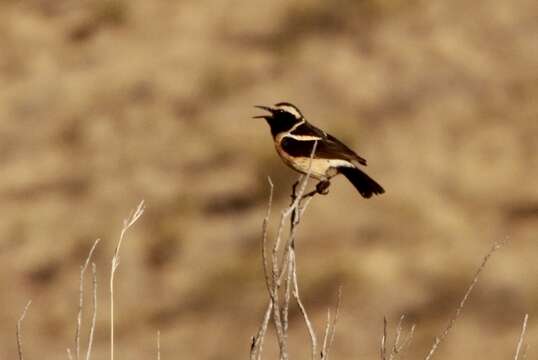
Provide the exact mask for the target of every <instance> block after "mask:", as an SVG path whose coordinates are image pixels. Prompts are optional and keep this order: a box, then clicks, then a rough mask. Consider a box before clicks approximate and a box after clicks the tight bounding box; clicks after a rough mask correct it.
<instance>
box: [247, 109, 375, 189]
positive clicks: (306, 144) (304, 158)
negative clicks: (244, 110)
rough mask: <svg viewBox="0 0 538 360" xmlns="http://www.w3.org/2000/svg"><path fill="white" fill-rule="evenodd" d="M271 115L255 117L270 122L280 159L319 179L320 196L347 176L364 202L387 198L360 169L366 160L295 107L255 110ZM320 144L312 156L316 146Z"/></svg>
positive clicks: (297, 169)
mask: <svg viewBox="0 0 538 360" xmlns="http://www.w3.org/2000/svg"><path fill="white" fill-rule="evenodd" d="M255 107H257V108H259V109H262V110H265V111H267V112H268V114H266V115H259V116H254V118H262V119H265V120H266V121H267V123H268V124H269V127H270V128H271V134H272V135H273V140H274V142H275V148H276V151H277V153H278V155H279V156H280V157H281V158H282V160H283V161H284V163H286V165H288V166H289V167H291V168H292V169H294V170H296V171H298V172H300V173H303V174H307V173H308V172H309V171H310V176H312V177H313V178H316V179H318V180H319V181H320V182H319V183H318V186H317V187H316V188H317V190H318V192H319V193H322V194H325V193H327V192H326V191H327V189H328V187H329V185H330V180H331V179H332V178H333V177H334V176H336V175H338V174H342V175H344V176H345V177H346V178H347V179H348V180H349V181H350V182H351V183H352V184H353V186H355V188H356V189H357V190H358V191H359V193H360V194H361V195H362V197H364V198H370V197H371V196H372V195H373V194H376V195H378V194H383V193H384V192H385V190H384V189H383V188H382V187H381V185H379V184H378V183H377V182H376V181H375V180H373V179H372V178H371V177H369V176H368V175H366V174H365V173H364V172H363V171H362V170H360V169H359V166H360V165H363V166H366V160H365V159H363V158H362V157H360V156H359V155H357V154H356V153H355V152H354V151H353V150H351V149H350V148H348V147H347V146H346V145H344V144H343V143H342V142H341V141H339V140H338V139H336V138H335V137H334V136H332V135H330V134H327V133H326V132H325V131H323V130H321V129H318V128H317V127H315V126H314V125H312V124H310V123H309V122H308V121H306V119H305V118H304V116H303V114H302V113H301V111H300V110H299V109H298V108H297V107H296V106H295V105H293V104H290V103H287V102H281V103H278V104H275V105H274V106H272V107H270V106H259V105H257V106H255ZM316 142H317V145H316V148H315V153H314V154H313V156H312V150H313V148H314V144H315V143H316Z"/></svg>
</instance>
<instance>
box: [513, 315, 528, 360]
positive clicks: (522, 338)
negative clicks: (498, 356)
mask: <svg viewBox="0 0 538 360" xmlns="http://www.w3.org/2000/svg"><path fill="white" fill-rule="evenodd" d="M528 320H529V314H525V317H524V318H523V325H522V326H521V334H520V335H519V341H518V343H517V348H516V354H515V355H514V360H519V355H521V358H522V359H525V358H526V357H527V351H526V348H527V344H525V347H524V348H523V344H524V342H525V334H526V333H527V321H528ZM522 348H523V351H521V350H522Z"/></svg>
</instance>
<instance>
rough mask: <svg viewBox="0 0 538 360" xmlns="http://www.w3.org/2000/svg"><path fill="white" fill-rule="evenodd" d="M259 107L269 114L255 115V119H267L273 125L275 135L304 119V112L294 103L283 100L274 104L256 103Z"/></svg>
mask: <svg viewBox="0 0 538 360" xmlns="http://www.w3.org/2000/svg"><path fill="white" fill-rule="evenodd" d="M255 107H257V108H258V109H262V110H265V111H267V112H268V113H269V114H265V115H258V116H254V118H255V119H265V120H266V121H267V123H268V124H269V126H270V127H271V133H272V134H273V136H275V135H276V134H278V133H280V132H282V131H287V130H290V129H291V128H293V126H295V125H296V124H298V123H300V122H302V121H304V118H303V114H301V111H299V109H297V107H296V106H295V105H293V104H290V103H287V102H281V103H278V104H275V105H274V106H261V105H256V106H255Z"/></svg>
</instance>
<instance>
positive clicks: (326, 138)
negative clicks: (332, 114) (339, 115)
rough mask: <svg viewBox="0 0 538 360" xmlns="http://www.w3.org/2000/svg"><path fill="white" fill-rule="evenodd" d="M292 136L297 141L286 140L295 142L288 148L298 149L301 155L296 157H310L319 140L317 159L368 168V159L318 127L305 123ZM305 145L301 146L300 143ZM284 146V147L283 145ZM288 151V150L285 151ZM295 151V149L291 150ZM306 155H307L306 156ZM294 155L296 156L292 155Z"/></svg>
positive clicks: (288, 138)
mask: <svg viewBox="0 0 538 360" xmlns="http://www.w3.org/2000/svg"><path fill="white" fill-rule="evenodd" d="M290 135H293V136H294V137H295V138H296V139H293V138H290V137H287V138H285V139H286V141H288V142H289V140H290V139H291V140H294V144H293V146H288V147H289V148H298V149H300V150H296V151H297V152H299V153H300V155H299V154H296V155H295V156H307V157H310V154H311V153H312V147H313V146H314V142H315V141H316V140H317V141H318V145H317V148H316V155H315V157H316V158H323V159H342V160H347V161H357V162H358V163H359V164H361V165H365V166H366V159H363V158H362V157H360V156H359V155H357V154H356V153H355V152H354V151H353V150H351V149H350V148H348V147H347V146H346V145H345V144H344V143H342V142H341V141H340V140H338V139H337V138H335V137H334V136H332V135H330V134H327V133H326V132H324V131H323V130H321V129H318V128H317V127H315V126H313V125H311V124H308V123H304V124H301V125H300V126H298V127H297V128H296V129H294V130H293V131H292V132H291V133H290ZM301 137H303V138H304V140H301ZM301 142H302V143H303V144H300V143H301ZM283 146H284V145H283ZM285 150H286V151H287V150H288V149H285ZM291 150H292V151H294V149H291ZM305 154H306V155H305ZM291 155H294V154H291Z"/></svg>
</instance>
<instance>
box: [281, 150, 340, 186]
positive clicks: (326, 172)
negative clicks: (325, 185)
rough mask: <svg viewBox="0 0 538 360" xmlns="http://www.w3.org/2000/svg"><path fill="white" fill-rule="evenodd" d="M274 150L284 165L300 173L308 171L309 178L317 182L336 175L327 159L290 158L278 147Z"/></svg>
mask: <svg viewBox="0 0 538 360" xmlns="http://www.w3.org/2000/svg"><path fill="white" fill-rule="evenodd" d="M276 150H277V152H278V155H280V157H281V158H282V160H283V161H284V163H285V164H286V165H288V166H289V167H291V168H292V169H294V170H296V171H298V172H300V173H303V174H307V173H308V172H309V171H310V176H312V177H313V178H316V179H318V180H324V179H327V178H330V177H332V176H334V175H336V169H335V168H334V166H333V164H331V161H330V160H328V159H315V158H313V159H311V158H309V157H293V158H292V157H290V156H289V155H288V154H287V153H285V152H284V151H282V150H281V149H279V147H276Z"/></svg>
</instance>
